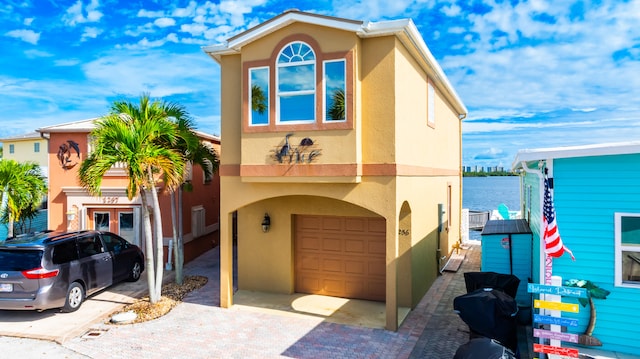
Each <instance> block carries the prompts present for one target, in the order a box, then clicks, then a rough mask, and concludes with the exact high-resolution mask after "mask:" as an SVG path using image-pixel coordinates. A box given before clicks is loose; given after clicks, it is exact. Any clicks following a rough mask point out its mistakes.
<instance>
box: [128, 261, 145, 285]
mask: <svg viewBox="0 0 640 359" xmlns="http://www.w3.org/2000/svg"><path fill="white" fill-rule="evenodd" d="M141 274H142V264H140V261H135V262H133V266H132V267H131V270H130V271H129V282H137V281H138V279H140V275H141Z"/></svg>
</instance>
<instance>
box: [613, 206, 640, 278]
mask: <svg viewBox="0 0 640 359" xmlns="http://www.w3.org/2000/svg"><path fill="white" fill-rule="evenodd" d="M615 241H616V245H615V251H616V252H615V257H616V258H615V279H616V285H617V286H628V287H638V288H640V213H616V214H615Z"/></svg>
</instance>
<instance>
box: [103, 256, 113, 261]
mask: <svg viewBox="0 0 640 359" xmlns="http://www.w3.org/2000/svg"><path fill="white" fill-rule="evenodd" d="M102 260H103V261H105V262H108V261H110V260H111V257H102Z"/></svg>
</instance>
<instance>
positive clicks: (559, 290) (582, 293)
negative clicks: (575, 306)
mask: <svg viewBox="0 0 640 359" xmlns="http://www.w3.org/2000/svg"><path fill="white" fill-rule="evenodd" d="M527 292H529V293H533V294H553V295H561V296H563V297H573V298H586V297H587V290H586V289H584V288H577V287H558V286H554V285H544V284H536V283H529V284H528V285H527Z"/></svg>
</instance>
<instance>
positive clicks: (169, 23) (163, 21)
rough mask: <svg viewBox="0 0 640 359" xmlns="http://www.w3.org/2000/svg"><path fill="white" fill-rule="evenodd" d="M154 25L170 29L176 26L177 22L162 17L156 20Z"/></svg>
mask: <svg viewBox="0 0 640 359" xmlns="http://www.w3.org/2000/svg"><path fill="white" fill-rule="evenodd" d="M153 24H154V25H156V26H157V27H169V26H174V25H175V24H176V21H175V20H174V19H172V18H170V17H161V18H159V19H156V20H155V21H154V22H153Z"/></svg>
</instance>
